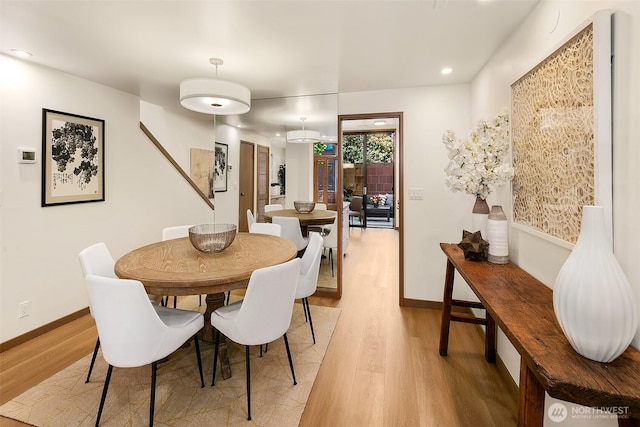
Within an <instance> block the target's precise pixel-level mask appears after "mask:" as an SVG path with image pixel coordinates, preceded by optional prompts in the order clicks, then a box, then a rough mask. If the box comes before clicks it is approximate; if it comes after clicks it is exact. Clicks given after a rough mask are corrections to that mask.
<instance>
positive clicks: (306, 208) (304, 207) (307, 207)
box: [293, 201, 316, 214]
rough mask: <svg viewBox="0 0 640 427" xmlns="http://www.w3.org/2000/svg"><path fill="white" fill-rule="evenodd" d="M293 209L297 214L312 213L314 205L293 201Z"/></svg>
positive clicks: (312, 203)
mask: <svg viewBox="0 0 640 427" xmlns="http://www.w3.org/2000/svg"><path fill="white" fill-rule="evenodd" d="M293 207H294V208H295V209H296V211H298V212H299V213H303V214H305V213H310V212H313V209H314V208H315V207H316V203H315V202H300V201H295V202H293Z"/></svg>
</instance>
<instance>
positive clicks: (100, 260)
mask: <svg viewBox="0 0 640 427" xmlns="http://www.w3.org/2000/svg"><path fill="white" fill-rule="evenodd" d="M78 258H79V260H80V267H81V268H82V275H83V276H86V275H87V274H93V275H96V276H103V277H111V278H113V279H115V278H117V277H118V276H116V273H115V271H114V266H115V262H114V261H113V257H112V256H111V253H110V252H109V249H108V248H107V245H106V244H105V243H104V242H99V243H95V244H93V245H91V246H88V247H86V248H84V249H83V250H81V251H80V253H79V254H78ZM147 297H148V298H149V300H150V301H151V303H152V304H158V297H157V296H155V295H147ZM89 313H90V314H91V316H93V310H92V309H91V300H89ZM99 349H100V337H98V338H97V339H96V345H95V347H94V349H93V355H92V356H91V364H90V365H89V372H88V373H87V379H86V381H85V383H88V382H89V380H90V379H91V372H92V371H93V365H94V364H95V362H96V356H97V355H98V350H99Z"/></svg>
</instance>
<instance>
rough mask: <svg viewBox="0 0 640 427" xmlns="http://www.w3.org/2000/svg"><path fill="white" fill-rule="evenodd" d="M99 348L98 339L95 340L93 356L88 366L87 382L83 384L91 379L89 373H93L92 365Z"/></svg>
mask: <svg viewBox="0 0 640 427" xmlns="http://www.w3.org/2000/svg"><path fill="white" fill-rule="evenodd" d="M99 348H100V337H98V339H97V340H96V346H95V348H94V349H93V356H91V365H89V373H88V374H87V380H86V381H85V384H86V383H88V382H89V379H90V378H91V371H93V364H94V363H95V362H96V356H97V355H98V349H99Z"/></svg>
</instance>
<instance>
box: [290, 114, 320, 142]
mask: <svg viewBox="0 0 640 427" xmlns="http://www.w3.org/2000/svg"><path fill="white" fill-rule="evenodd" d="M300 120H301V121H302V130H290V131H289V132H287V142H290V143H293V144H311V143H316V142H321V139H320V132H318V131H315V130H306V129H305V128H304V121H305V120H307V118H306V117H300Z"/></svg>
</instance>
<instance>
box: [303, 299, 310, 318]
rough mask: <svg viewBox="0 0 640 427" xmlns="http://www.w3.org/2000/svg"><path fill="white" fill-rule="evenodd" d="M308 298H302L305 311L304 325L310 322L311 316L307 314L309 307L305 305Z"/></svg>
mask: <svg viewBox="0 0 640 427" xmlns="http://www.w3.org/2000/svg"><path fill="white" fill-rule="evenodd" d="M305 299H306V298H302V310H303V311H304V323H307V322H308V321H309V315H308V314H307V305H306V304H305V301H304V300H305Z"/></svg>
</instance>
